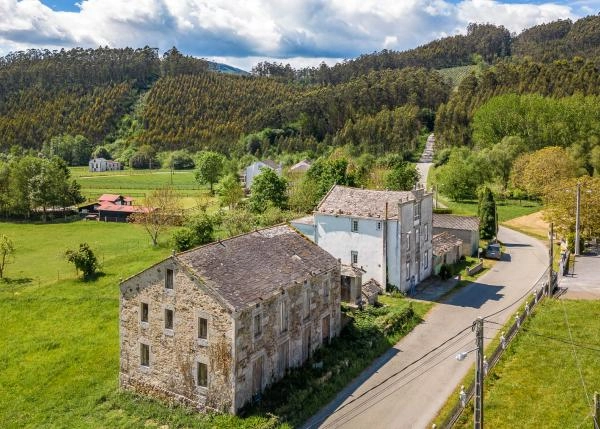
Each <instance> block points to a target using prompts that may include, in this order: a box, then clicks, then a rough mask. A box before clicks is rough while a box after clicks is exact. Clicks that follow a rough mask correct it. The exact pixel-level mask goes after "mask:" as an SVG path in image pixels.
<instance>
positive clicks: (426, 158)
mask: <svg viewBox="0 0 600 429" xmlns="http://www.w3.org/2000/svg"><path fill="white" fill-rule="evenodd" d="M434 146H435V136H434V135H433V133H432V134H430V135H429V137H427V143H425V150H424V151H423V153H422V154H421V158H420V159H419V162H417V165H416V167H417V171H418V172H419V175H420V177H421V178H420V179H419V183H420V184H421V185H423V187H424V188H427V175H428V174H429V169H430V168H431V166H432V165H433V150H434Z"/></svg>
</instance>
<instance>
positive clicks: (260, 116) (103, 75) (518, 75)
mask: <svg viewBox="0 0 600 429" xmlns="http://www.w3.org/2000/svg"><path fill="white" fill-rule="evenodd" d="M599 46H600V17H598V16H591V17H587V18H584V19H581V20H579V21H577V22H574V23H572V22H570V21H558V22H555V23H550V24H545V25H540V26H536V27H533V28H531V29H528V30H526V31H524V32H523V33H521V34H520V35H518V36H514V35H511V34H510V33H509V32H508V31H507V30H506V29H505V28H503V27H496V26H493V25H488V24H481V25H479V24H472V25H470V26H469V27H468V29H467V34H466V35H458V36H452V37H447V38H444V39H440V40H436V41H433V42H431V43H428V44H426V45H423V46H421V47H418V48H415V49H412V50H409V51H405V52H393V51H382V52H378V53H374V54H368V55H363V56H360V57H358V58H356V59H354V60H351V61H346V62H343V63H341V64H338V65H335V66H333V67H328V66H326V65H324V64H323V65H322V66H321V67H317V68H306V69H301V70H294V69H292V68H291V67H290V66H284V65H282V64H271V63H261V64H259V65H257V67H255V69H254V70H253V72H254V73H253V75H251V76H244V75H242V76H240V75H231V74H224V73H216V72H215V70H218V66H215V64H214V63H209V62H207V61H205V60H201V59H197V58H193V57H189V56H185V55H182V54H181V53H180V52H179V51H177V49H176V48H173V49H171V50H169V51H167V52H166V53H165V54H164V55H162V56H160V55H159V53H158V51H157V50H156V49H152V48H148V47H146V48H143V49H110V48H99V49H81V48H77V49H72V50H61V51H47V50H29V51H26V52H17V53H13V54H10V55H7V56H6V57H4V58H0V152H2V151H8V150H9V149H10V148H11V147H13V146H20V147H23V148H29V149H33V150H36V151H38V150H41V149H42V148H43V146H44V145H48V144H50V141H51V140H52V139H53V138H55V137H57V136H61V135H64V134H68V135H72V136H76V135H81V136H83V137H84V140H85V141H87V142H88V143H87V144H89V146H90V147H91V148H92V149H93V148H94V147H98V146H100V145H107V144H108V145H112V146H113V147H112V149H113V150H112V154H113V155H114V156H117V157H120V156H121V154H125V153H127V154H129V155H131V153H133V152H136V151H138V150H139V149H140V148H141V147H145V148H146V150H147V148H148V147H150V148H152V150H154V151H156V150H175V149H183V148H185V149H189V150H200V149H214V150H218V151H221V152H223V153H236V154H237V155H243V154H244V153H251V154H265V153H267V152H270V153H272V152H280V151H300V150H313V151H322V150H323V148H326V147H329V146H331V145H345V144H349V145H353V146H356V147H360V148H361V151H367V152H371V153H374V154H380V153H383V152H387V151H400V152H403V151H405V152H406V151H410V150H412V149H414V147H415V144H416V139H417V136H418V135H419V134H420V133H423V132H429V131H431V130H432V129H433V125H434V120H435V121H436V130H435V131H436V133H438V134H439V135H440V142H441V143H442V144H446V145H463V144H465V145H470V144H472V136H471V134H472V131H471V120H472V118H473V115H474V114H475V111H476V110H477V109H478V108H479V106H481V105H482V104H484V103H485V102H486V101H487V100H489V99H490V98H492V97H494V96H496V95H499V94H504V93H508V92H517V93H523V94H525V93H531V92H536V93H541V94H543V95H548V96H553V97H563V96H568V95H571V94H575V93H582V94H585V95H595V94H597V93H598V88H599V87H600V81H599V79H598V64H599V57H598V55H599V54H598V49H599ZM581 57H584V58H585V59H582V58H581ZM557 59H560V60H559V61H556V60H557ZM474 62H475V63H476V64H477V67H476V73H475V74H473V75H470V76H468V77H467V78H466V79H464V81H463V82H462V84H461V85H460V87H459V88H458V90H457V91H453V89H452V88H451V86H450V84H449V83H448V82H447V81H446V80H445V79H444V78H443V77H442V76H441V75H440V74H439V73H437V72H436V71H434V69H438V68H444V67H451V66H459V65H466V64H473V63H474ZM80 159H81V157H80ZM121 160H123V161H125V162H127V157H126V156H125V155H123V157H122V158H121Z"/></svg>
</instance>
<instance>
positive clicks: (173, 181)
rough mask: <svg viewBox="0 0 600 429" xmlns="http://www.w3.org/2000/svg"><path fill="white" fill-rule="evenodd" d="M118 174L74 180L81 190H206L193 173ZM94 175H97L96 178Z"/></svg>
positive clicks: (88, 176) (78, 177)
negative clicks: (160, 188) (162, 188)
mask: <svg viewBox="0 0 600 429" xmlns="http://www.w3.org/2000/svg"><path fill="white" fill-rule="evenodd" d="M113 173H120V174H102V173H94V175H87V176H76V175H74V178H75V179H76V180H77V182H78V183H79V184H81V188H82V189H84V190H85V189H87V188H92V189H155V188H159V187H161V186H166V185H172V186H173V187H174V188H175V189H186V190H195V189H208V187H207V186H204V185H203V186H200V185H199V184H198V182H196V179H195V177H194V172H193V171H175V172H174V174H173V175H171V173H170V171H164V170H158V171H156V170H152V171H150V170H146V171H144V172H141V173H140V172H137V171H136V172H135V173H130V171H116V172H113ZM96 174H99V175H97V176H96Z"/></svg>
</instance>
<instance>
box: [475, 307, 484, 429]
mask: <svg viewBox="0 0 600 429" xmlns="http://www.w3.org/2000/svg"><path fill="white" fill-rule="evenodd" d="M475 334H476V337H477V338H476V345H477V358H476V361H475V410H474V413H473V414H474V416H473V417H474V421H473V423H474V426H473V427H474V428H475V429H483V376H484V373H483V319H482V318H481V317H478V318H477V320H476V321H475Z"/></svg>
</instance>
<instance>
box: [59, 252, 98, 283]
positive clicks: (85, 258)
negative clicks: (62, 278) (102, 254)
mask: <svg viewBox="0 0 600 429" xmlns="http://www.w3.org/2000/svg"><path fill="white" fill-rule="evenodd" d="M65 257H66V258H67V261H69V262H70V263H72V264H73V265H75V270H77V272H78V273H79V271H81V272H82V273H83V279H84V280H89V279H90V278H92V277H93V276H94V274H95V273H96V270H98V268H99V264H98V259H97V258H96V255H94V252H93V251H92V249H91V248H90V246H89V245H88V244H87V243H81V244H80V245H79V249H78V250H67V251H66V253H65Z"/></svg>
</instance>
